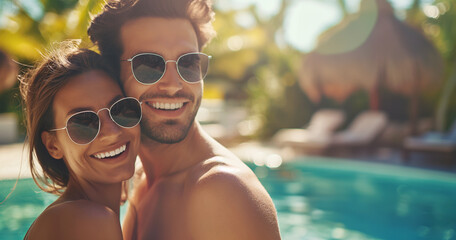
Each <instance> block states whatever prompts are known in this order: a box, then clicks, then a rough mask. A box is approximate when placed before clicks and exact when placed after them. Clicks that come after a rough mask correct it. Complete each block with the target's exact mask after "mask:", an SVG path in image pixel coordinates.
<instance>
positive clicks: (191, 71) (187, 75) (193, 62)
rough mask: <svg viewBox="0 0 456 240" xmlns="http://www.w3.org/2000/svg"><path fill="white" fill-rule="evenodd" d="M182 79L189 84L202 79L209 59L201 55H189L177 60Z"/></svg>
mask: <svg viewBox="0 0 456 240" xmlns="http://www.w3.org/2000/svg"><path fill="white" fill-rule="evenodd" d="M177 65H178V69H179V73H180V75H181V76H182V78H183V79H184V80H185V81H187V82H190V83H195V82H199V81H201V80H203V79H204V77H205V76H206V74H207V69H208V66H209V57H208V56H207V55H205V54H201V53H190V54H187V55H184V56H182V57H181V58H179V61H178V63H177Z"/></svg>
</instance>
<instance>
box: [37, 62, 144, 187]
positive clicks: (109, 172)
mask: <svg viewBox="0 0 456 240" xmlns="http://www.w3.org/2000/svg"><path fill="white" fill-rule="evenodd" d="M123 97H124V96H123V94H122V91H121V89H120V87H119V85H118V84H117V83H116V82H115V80H114V79H112V78H111V77H109V76H108V75H107V74H106V73H104V72H103V71H99V70H92V71H89V72H86V73H83V74H80V75H77V76H75V77H72V78H71V79H70V80H69V82H68V83H67V84H66V85H65V86H64V87H63V88H62V89H60V90H59V91H58V92H57V94H56V95H55V97H54V101H53V104H52V107H53V113H54V123H55V127H56V128H63V127H65V126H66V121H67V119H68V118H69V117H70V116H71V115H72V114H74V113H76V112H80V111H85V110H91V111H94V112H98V110H100V109H102V108H108V109H109V108H110V107H111V105H112V104H113V103H114V102H115V101H117V100H119V99H120V98H123ZM98 116H99V119H100V132H99V133H98V136H97V137H96V138H95V139H94V140H93V141H92V142H91V143H89V144H86V145H78V144H76V143H74V142H73V141H72V140H71V139H70V137H69V136H68V134H67V132H66V131H65V130H59V131H55V132H53V134H54V135H55V136H51V137H52V138H53V141H54V142H53V144H54V145H53V147H54V148H52V147H49V146H50V145H49V144H46V146H47V148H48V150H49V152H50V154H51V155H53V157H54V158H57V159H60V158H62V157H63V160H64V161H65V163H66V164H67V166H68V168H69V170H70V172H72V173H73V177H76V178H77V179H78V181H88V182H95V183H116V182H120V181H123V180H126V179H129V178H130V177H131V176H132V175H133V173H134V169H135V160H136V155H137V151H138V148H139V143H140V142H139V141H140V138H139V134H140V127H139V124H138V125H137V126H135V127H133V128H123V127H120V126H118V125H117V124H116V123H114V122H113V121H112V119H111V118H110V116H109V112H108V111H107V110H101V111H100V112H99V113H98ZM124 149H125V150H124ZM122 150H124V151H122ZM113 151H114V152H113ZM119 151H120V153H119ZM116 152H117V154H116V155H114V156H111V154H114V153H116ZM103 155H105V156H104V158H103V157H102V156H103ZM106 156H110V157H106Z"/></svg>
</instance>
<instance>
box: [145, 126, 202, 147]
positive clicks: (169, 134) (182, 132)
mask: <svg viewBox="0 0 456 240" xmlns="http://www.w3.org/2000/svg"><path fill="white" fill-rule="evenodd" d="M192 123H193V121H192V122H191V123H190V124H188V125H187V124H179V123H177V122H175V121H167V122H165V123H162V124H159V125H158V126H150V124H141V134H142V136H143V137H144V136H145V137H147V138H149V139H150V140H153V141H155V142H158V143H162V144H174V143H179V142H181V141H182V140H184V139H185V138H186V137H187V135H188V132H189V129H190V126H191V125H192Z"/></svg>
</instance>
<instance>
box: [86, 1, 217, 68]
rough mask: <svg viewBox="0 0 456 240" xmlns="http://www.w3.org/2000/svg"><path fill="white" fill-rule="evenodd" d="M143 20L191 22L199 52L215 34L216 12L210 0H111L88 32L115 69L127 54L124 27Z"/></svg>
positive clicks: (94, 20)
mask: <svg viewBox="0 0 456 240" xmlns="http://www.w3.org/2000/svg"><path fill="white" fill-rule="evenodd" d="M141 17H162V18H182V19H188V20H189V21H190V23H191V24H192V26H193V28H194V29H195V32H196V36H197V38H198V47H199V49H202V48H203V47H204V46H205V45H206V44H207V43H208V42H209V41H210V40H211V39H212V37H213V36H214V35H215V32H214V29H213V27H212V20H213V19H214V12H213V11H212V3H211V1H210V0H114V1H109V2H108V3H107V4H106V5H105V6H104V9H103V11H102V12H101V13H100V14H99V15H98V16H96V17H95V18H94V19H93V20H92V22H91V24H90V27H89V29H88V30H87V33H88V35H89V37H90V39H91V40H92V42H93V43H95V44H97V45H98V48H99V50H100V52H101V55H103V57H105V58H106V59H108V61H109V63H110V64H111V65H112V66H114V69H119V61H120V56H121V55H122V53H123V47H122V42H121V40H120V28H121V27H122V26H123V24H125V23H126V22H128V21H130V20H133V19H137V18H141Z"/></svg>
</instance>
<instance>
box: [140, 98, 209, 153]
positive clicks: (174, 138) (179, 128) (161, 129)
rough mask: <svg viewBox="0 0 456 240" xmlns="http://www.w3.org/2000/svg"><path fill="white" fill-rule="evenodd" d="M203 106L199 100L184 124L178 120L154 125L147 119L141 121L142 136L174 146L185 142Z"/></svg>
mask: <svg viewBox="0 0 456 240" xmlns="http://www.w3.org/2000/svg"><path fill="white" fill-rule="evenodd" d="M200 104H201V98H200V99H198V101H197V103H196V106H195V110H194V112H193V113H192V114H191V115H190V116H189V117H188V118H187V119H185V121H184V122H183V123H179V122H178V121H176V120H167V121H165V122H160V123H153V122H151V121H149V119H147V118H143V119H142V120H141V134H142V135H143V136H146V137H148V138H149V139H151V140H154V141H156V142H158V143H164V144H173V143H178V142H180V141H182V140H184V139H185V138H186V137H187V134H188V132H189V130H190V128H191V127H192V125H193V122H194V121H195V117H196V113H197V112H198V109H199V106H200Z"/></svg>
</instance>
